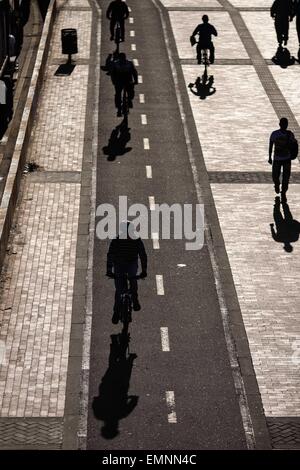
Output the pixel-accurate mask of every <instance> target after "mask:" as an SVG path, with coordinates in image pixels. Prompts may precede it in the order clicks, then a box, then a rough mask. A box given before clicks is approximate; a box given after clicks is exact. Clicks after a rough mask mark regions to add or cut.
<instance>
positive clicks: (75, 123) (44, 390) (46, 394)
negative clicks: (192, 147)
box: [0, 0, 91, 418]
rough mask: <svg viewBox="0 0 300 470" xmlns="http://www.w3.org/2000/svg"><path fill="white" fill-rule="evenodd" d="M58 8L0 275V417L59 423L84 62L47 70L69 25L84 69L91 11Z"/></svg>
mask: <svg viewBox="0 0 300 470" xmlns="http://www.w3.org/2000/svg"><path fill="white" fill-rule="evenodd" d="M78 6H80V7H83V6H85V7H86V8H85V9H81V10H78V8H77V7H78ZM58 8H59V10H58V16H57V19H56V21H55V24H54V30H53V39H54V40H53V42H52V46H51V50H50V53H49V57H48V62H47V66H46V74H45V79H44V83H43V89H42V92H41V97H40V101H39V106H38V111H37V114H36V119H35V124H34V129H33V133H32V137H31V142H30V147H29V150H28V155H27V160H28V161H31V162H34V163H35V164H37V165H38V166H39V169H38V171H37V172H35V173H32V174H30V173H29V174H27V175H26V176H24V177H23V181H22V185H21V193H20V197H19V201H20V202H19V204H18V208H17V211H16V213H15V217H14V222H13V230H12V233H11V236H10V240H9V251H8V253H7V257H6V260H5V265H4V267H3V271H2V275H1V303H0V305H1V309H0V341H1V342H2V343H1V344H5V354H4V362H3V363H2V365H1V366H0V416H1V417H2V418H4V417H26V418H29V417H30V418H33V417H34V418H39V417H53V418H54V417H62V416H63V414H64V407H65V393H66V376H67V369H68V357H69V338H70V329H71V314H72V301H73V284H74V272H75V258H76V243H77V232H78V220H79V205H80V194H81V189H80V188H81V185H80V178H79V179H78V175H79V176H80V173H79V172H80V171H81V167H82V161H83V145H84V129H85V115H86V100H87V83H88V63H87V64H86V65H81V64H82V62H81V63H80V65H77V66H76V69H75V71H74V72H73V73H72V75H70V76H69V77H57V76H54V73H55V71H56V69H57V67H58V64H57V62H58V63H63V62H65V57H63V56H62V55H61V43H60V30H61V29H62V28H68V27H75V28H77V31H78V38H79V54H78V58H79V59H86V60H87V62H88V59H89V56H90V39H91V10H90V6H89V2H88V1H80V2H78V1H77V2H76V1H74V0H72V1H70V2H66V1H62V0H61V1H59V2H58ZM73 8H75V10H73ZM46 172H47V173H46Z"/></svg>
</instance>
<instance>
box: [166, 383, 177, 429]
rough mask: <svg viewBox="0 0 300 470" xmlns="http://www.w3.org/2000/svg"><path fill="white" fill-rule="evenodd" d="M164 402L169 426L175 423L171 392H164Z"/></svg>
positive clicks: (173, 401) (173, 397)
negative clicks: (165, 402)
mask: <svg viewBox="0 0 300 470" xmlns="http://www.w3.org/2000/svg"><path fill="white" fill-rule="evenodd" d="M166 401H167V407H168V422H169V423H171V424H176V423H177V416H176V411H175V394H174V392H172V391H168V392H166Z"/></svg>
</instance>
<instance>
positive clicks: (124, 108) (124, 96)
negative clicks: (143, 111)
mask: <svg viewBox="0 0 300 470" xmlns="http://www.w3.org/2000/svg"><path fill="white" fill-rule="evenodd" d="M127 95H128V94H127V90H126V87H124V90H123V92H122V114H123V116H124V117H125V118H126V117H127V115H128V114H129V106H128V96H127Z"/></svg>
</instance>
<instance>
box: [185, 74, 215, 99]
mask: <svg viewBox="0 0 300 470" xmlns="http://www.w3.org/2000/svg"><path fill="white" fill-rule="evenodd" d="M213 85H214V76H213V75H210V76H207V75H205V74H203V75H202V77H201V78H200V77H197V78H196V80H195V83H189V85H188V87H189V89H190V90H191V92H192V93H193V95H195V96H199V98H200V100H205V99H206V98H207V97H208V96H212V95H214V94H215V93H216V91H217V90H216V87H214V86H213Z"/></svg>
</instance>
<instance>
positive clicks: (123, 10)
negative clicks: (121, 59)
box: [106, 0, 129, 41]
mask: <svg viewBox="0 0 300 470" xmlns="http://www.w3.org/2000/svg"><path fill="white" fill-rule="evenodd" d="M128 16H129V10H128V6H127V5H126V3H125V2H123V1H122V0H114V1H113V2H111V3H110V4H109V5H108V8H107V11H106V18H107V19H109V20H110V40H111V41H113V40H114V34H115V26H116V23H117V21H118V22H119V23H120V28H121V41H124V37H125V20H127V18H128Z"/></svg>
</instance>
